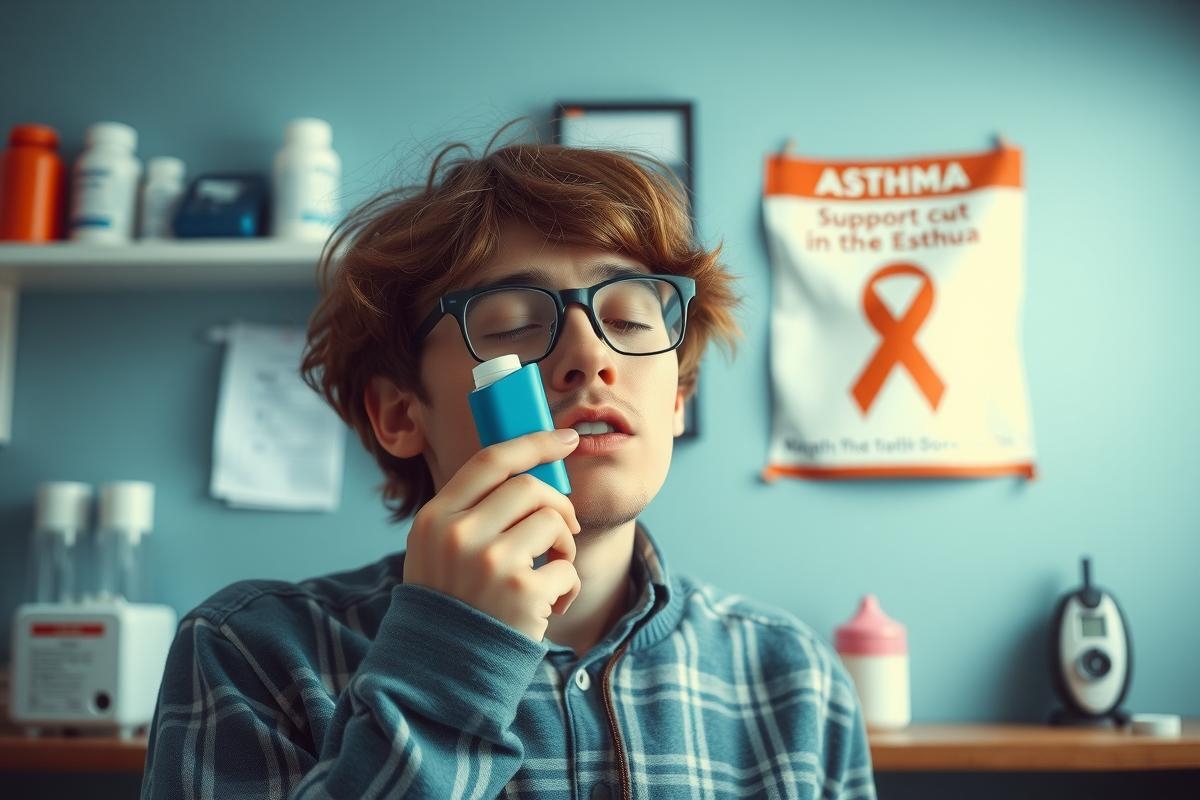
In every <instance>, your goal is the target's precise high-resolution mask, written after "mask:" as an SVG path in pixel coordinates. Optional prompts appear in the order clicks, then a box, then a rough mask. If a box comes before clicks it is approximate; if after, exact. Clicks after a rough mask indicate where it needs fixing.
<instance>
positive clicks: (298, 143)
mask: <svg viewBox="0 0 1200 800" xmlns="http://www.w3.org/2000/svg"><path fill="white" fill-rule="evenodd" d="M332 143H333V128H331V127H330V125H329V123H328V122H325V121H324V120H320V119H307V118H306V119H295V120H292V121H291V122H290V123H288V126H287V129H286V130H285V132H284V139H283V148H282V149H281V150H280V151H279V153H278V154H276V156H275V169H274V186H273V194H274V200H273V209H272V211H273V213H272V235H274V236H275V237H277V238H280V239H298V240H302V241H315V242H323V241H325V240H326V239H328V238H329V236H330V234H332V233H333V228H334V226H335V225H336V224H337V221H338V216H339V215H340V206H339V203H338V193H339V192H340V191H341V182H342V160H341V159H340V158H338V154H337V153H335V152H334V151H333V149H332V147H331V145H332Z"/></svg>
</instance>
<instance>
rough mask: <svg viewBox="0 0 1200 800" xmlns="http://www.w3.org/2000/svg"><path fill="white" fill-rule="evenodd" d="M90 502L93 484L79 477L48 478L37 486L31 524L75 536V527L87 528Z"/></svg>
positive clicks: (76, 529) (71, 537)
mask: <svg viewBox="0 0 1200 800" xmlns="http://www.w3.org/2000/svg"><path fill="white" fill-rule="evenodd" d="M91 505H92V487H91V486H89V485H88V484H86V483H79V482H78V481H51V482H48V483H43V484H42V485H40V486H38V491H37V513H36V515H35V516H36V521H35V523H34V527H35V528H36V529H37V530H39V531H54V532H55V533H63V534H65V535H66V539H67V541H68V542H73V541H74V540H75V533H76V531H82V530H86V529H87V526H88V513H89V512H90V511H91Z"/></svg>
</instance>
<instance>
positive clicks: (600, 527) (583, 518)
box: [570, 486, 650, 535]
mask: <svg viewBox="0 0 1200 800" xmlns="http://www.w3.org/2000/svg"><path fill="white" fill-rule="evenodd" d="M596 488H597V487H595V486H592V487H588V489H586V490H583V489H579V488H574V490H573V491H572V492H571V495H570V498H571V504H572V505H573V506H575V516H577V517H578V518H579V524H580V526H581V527H582V528H583V533H584V534H586V533H587V532H588V531H606V530H611V529H612V528H617V527H620V526H621V525H624V524H625V523H627V522H630V521H631V520H635V519H637V518H638V516H639V515H640V514H641V513H642V511H644V510H645V508H646V506H648V505H649V504H650V497H649V496H648V495H647V493H646V492H644V491H641V490H639V491H636V492H632V493H631V492H630V491H628V490H625V491H596ZM581 535H583V534H581Z"/></svg>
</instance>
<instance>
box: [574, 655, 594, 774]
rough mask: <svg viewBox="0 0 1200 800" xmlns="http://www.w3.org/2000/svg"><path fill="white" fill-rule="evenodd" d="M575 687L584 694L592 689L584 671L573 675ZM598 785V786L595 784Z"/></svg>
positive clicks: (588, 677) (589, 678)
mask: <svg viewBox="0 0 1200 800" xmlns="http://www.w3.org/2000/svg"><path fill="white" fill-rule="evenodd" d="M575 685H576V686H578V687H579V691H581V692H586V691H587V690H588V689H590V688H592V679H591V677H590V676H589V675H588V674H587V670H586V669H581V670H579V672H576V673H575ZM597 785H598V784H597Z"/></svg>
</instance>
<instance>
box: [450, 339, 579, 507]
mask: <svg viewBox="0 0 1200 800" xmlns="http://www.w3.org/2000/svg"><path fill="white" fill-rule="evenodd" d="M471 374H472V375H473V376H474V377H475V391H473V392H471V394H469V395H468V396H467V400H468V401H469V402H470V404H471V415H472V416H473V417H474V418H475V429H476V430H477V431H479V441H480V443H482V444H483V446H484V447H488V446H489V445H493V444H496V443H497V442H506V441H508V440H509V439H515V438H516V437H518V436H524V435H525V434H527V433H535V432H537V431H552V430H554V418H553V417H551V416H550V404H549V403H547V402H546V389H545V387H544V386H542V374H541V372H539V371H538V367H537V364H526V365H525V366H521V359H520V358H518V357H517V356H515V355H506V356H500V357H499V358H493V359H492V360H491V361H485V362H483V363H482V364H480V365H479V366H477V367H475V369H473V370H472V371H471ZM529 474H530V475H533V476H534V477H535V478H540V479H541V480H543V481H545V482H546V483H548V484H549V485H551V486H553V487H554V488H555V489H557V490H558V491H560V492H562V493H563V494H570V493H571V482H570V481H569V480H567V465H566V463H564V462H563V461H562V460H559V461H552V462H550V463H549V464H538V465H537V466H536V467H534V468H533V469H531V470H529Z"/></svg>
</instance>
